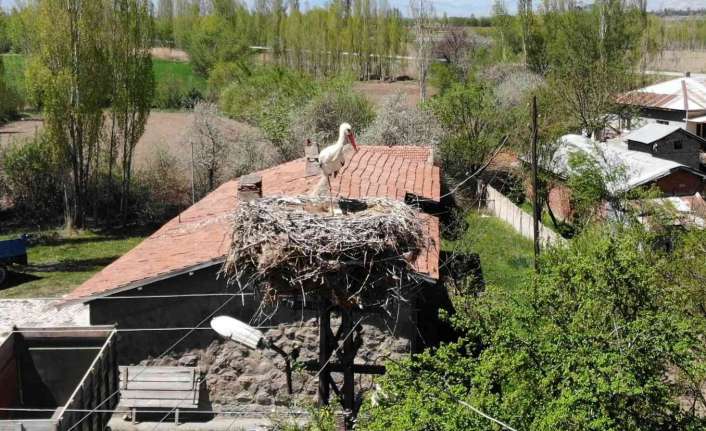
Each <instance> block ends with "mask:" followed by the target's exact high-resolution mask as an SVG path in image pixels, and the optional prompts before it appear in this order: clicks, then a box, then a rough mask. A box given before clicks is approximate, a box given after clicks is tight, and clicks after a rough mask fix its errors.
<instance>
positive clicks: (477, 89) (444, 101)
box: [429, 81, 503, 178]
mask: <svg viewBox="0 0 706 431" xmlns="http://www.w3.org/2000/svg"><path fill="white" fill-rule="evenodd" d="M429 106H430V108H431V110H432V112H433V113H434V115H435V116H436V118H437V119H438V120H439V122H440V123H441V125H442V127H443V129H444V130H445V131H446V137H445V139H444V140H443V141H442V143H441V159H442V161H443V163H444V166H445V170H446V171H447V172H448V173H449V174H450V175H452V176H455V177H457V178H462V177H464V176H466V175H467V174H468V173H469V172H474V171H475V170H477V169H478V168H480V167H481V166H482V165H483V164H484V163H485V162H487V161H488V157H489V156H490V154H491V153H492V151H493V149H494V148H495V147H497V145H498V144H499V143H500V138H501V136H502V132H503V123H502V121H501V113H500V112H498V111H497V110H496V109H495V96H494V94H493V91H492V89H490V88H488V87H487V86H485V85H484V84H483V83H481V82H476V81H471V82H469V83H467V84H454V85H453V86H452V87H451V88H449V89H448V90H447V91H445V92H444V93H443V94H442V95H440V96H438V97H435V98H433V99H432V100H430V101H429Z"/></svg>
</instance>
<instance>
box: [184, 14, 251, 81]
mask: <svg viewBox="0 0 706 431" xmlns="http://www.w3.org/2000/svg"><path fill="white" fill-rule="evenodd" d="M188 52H189V56H190V57H191V62H192V64H193V66H194V71H195V72H196V73H198V74H200V75H202V76H204V77H206V76H208V73H209V71H210V70H211V68H212V67H213V66H214V65H215V64H216V63H218V62H233V61H237V60H240V59H242V58H243V57H244V56H246V55H247V54H248V52H249V51H248V43H247V40H245V39H244V38H243V35H242V34H241V33H240V32H239V31H238V29H236V28H235V27H234V26H233V24H232V22H230V21H229V20H228V19H227V18H226V17H224V16H222V15H209V16H204V17H201V18H200V19H198V20H197V21H196V23H195V24H194V27H193V29H192V31H191V33H190V36H189V45H188Z"/></svg>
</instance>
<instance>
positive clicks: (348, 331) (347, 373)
mask: <svg viewBox="0 0 706 431" xmlns="http://www.w3.org/2000/svg"><path fill="white" fill-rule="evenodd" d="M320 307H321V308H320V327H319V364H321V371H320V373H319V403H320V404H322V405H327V404H328V403H329V400H330V395H331V390H333V392H334V393H335V394H336V396H337V397H338V398H339V399H340V401H341V405H342V407H343V410H344V415H345V426H346V429H352V426H353V420H354V418H355V414H356V411H357V408H356V407H357V406H356V398H355V373H356V371H357V372H359V373H363V374H382V373H384V368H381V369H375V370H373V369H371V367H364V366H356V364H355V356H356V353H357V352H358V350H359V349H360V346H361V345H362V330H361V327H360V320H359V321H358V322H355V323H354V322H353V313H352V312H351V311H350V310H347V309H344V308H342V307H339V306H332V305H330V303H328V302H326V303H322V304H321V306H320ZM333 313H337V314H339V315H340V318H341V323H340V325H339V327H338V329H337V330H336V332H335V333H334V331H333V329H332V327H331V315H332V314H333ZM332 356H333V357H332ZM334 359H335V361H334ZM333 372H337V373H342V374H343V382H342V383H343V384H342V386H341V387H339V386H338V385H337V384H336V382H335V381H334V379H333V378H332V376H331V373H333Z"/></svg>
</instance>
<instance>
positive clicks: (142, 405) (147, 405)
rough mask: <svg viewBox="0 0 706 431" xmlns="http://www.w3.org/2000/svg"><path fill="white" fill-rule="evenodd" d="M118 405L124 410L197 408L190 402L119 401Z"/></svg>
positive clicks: (195, 404) (196, 405) (196, 404)
mask: <svg viewBox="0 0 706 431" xmlns="http://www.w3.org/2000/svg"><path fill="white" fill-rule="evenodd" d="M120 405H121V406H124V407H125V408H132V407H136V408H138V411H139V409H155V408H160V407H165V408H170V409H171V408H175V407H179V408H180V409H195V408H198V406H199V405H198V403H192V402H191V401H190V400H132V399H128V400H120Z"/></svg>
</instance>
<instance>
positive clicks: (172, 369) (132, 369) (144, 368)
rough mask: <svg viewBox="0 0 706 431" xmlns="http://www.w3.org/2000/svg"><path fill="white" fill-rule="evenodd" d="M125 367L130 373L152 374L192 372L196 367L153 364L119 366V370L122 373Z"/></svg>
mask: <svg viewBox="0 0 706 431" xmlns="http://www.w3.org/2000/svg"><path fill="white" fill-rule="evenodd" d="M126 368H129V371H130V374H132V373H142V372H146V373H153V374H172V373H185V374H189V373H193V371H194V370H195V369H196V367H153V366H124V365H121V366H120V372H121V373H122V372H123V371H124V370H125V369H126Z"/></svg>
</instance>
